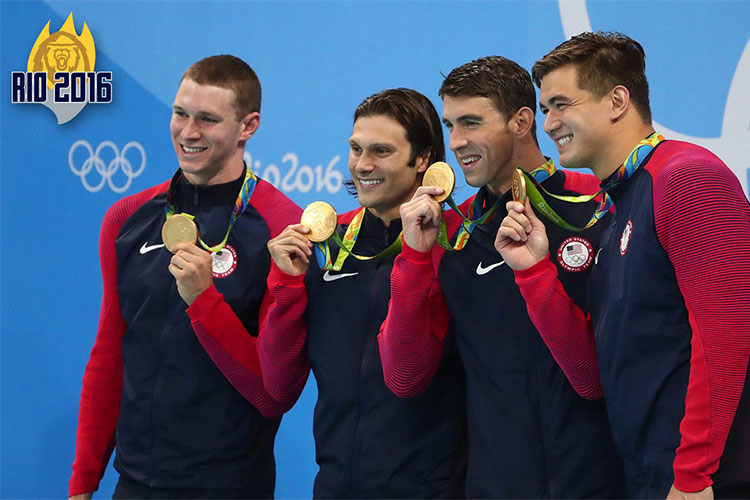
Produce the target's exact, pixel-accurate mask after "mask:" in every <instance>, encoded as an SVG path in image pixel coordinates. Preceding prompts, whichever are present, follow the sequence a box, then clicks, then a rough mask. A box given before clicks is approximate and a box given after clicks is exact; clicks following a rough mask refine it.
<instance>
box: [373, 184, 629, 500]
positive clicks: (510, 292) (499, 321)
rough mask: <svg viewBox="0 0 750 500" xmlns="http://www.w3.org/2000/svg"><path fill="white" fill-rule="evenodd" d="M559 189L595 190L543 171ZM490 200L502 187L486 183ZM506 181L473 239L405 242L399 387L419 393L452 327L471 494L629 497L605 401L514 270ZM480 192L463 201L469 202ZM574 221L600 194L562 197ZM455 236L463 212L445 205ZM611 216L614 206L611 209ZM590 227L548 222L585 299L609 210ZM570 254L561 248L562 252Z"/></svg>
mask: <svg viewBox="0 0 750 500" xmlns="http://www.w3.org/2000/svg"><path fill="white" fill-rule="evenodd" d="M543 185H544V186H545V188H546V189H547V190H549V191H551V192H554V193H557V194H568V195H572V194H580V193H593V192H595V191H596V189H597V181H596V179H595V178H594V177H593V176H590V175H589V176H584V175H582V174H578V173H574V172H563V171H557V172H556V173H554V174H553V175H552V176H551V177H550V178H549V179H547V180H546V181H544V182H543ZM476 196H477V198H478V202H479V204H480V205H481V206H483V207H484V210H487V208H488V207H489V206H491V205H492V204H493V203H494V201H495V199H494V198H493V197H492V196H491V195H489V193H488V191H487V189H486V188H482V189H480V191H479V193H478V194H477V195H476ZM509 200H510V193H506V194H505V195H504V196H503V197H502V198H501V200H500V204H499V206H498V208H497V212H496V213H495V214H494V216H493V217H492V218H491V219H490V221H489V222H488V223H486V224H485V225H482V226H478V227H477V228H476V229H475V230H474V232H473V233H472V235H471V239H470V240H469V242H468V244H467V245H466V247H465V248H464V249H463V250H461V251H459V252H446V251H444V250H443V249H442V248H441V247H439V246H438V245H435V246H434V247H433V250H432V252H427V253H421V252H417V251H415V250H413V249H411V248H409V247H405V248H404V250H403V251H402V253H401V255H400V256H399V257H398V258H397V259H396V263H395V265H394V268H393V274H392V277H391V288H392V289H391V296H392V299H391V304H390V309H389V312H388V319H387V321H386V323H385V324H384V325H383V330H382V332H381V334H380V342H381V351H384V352H383V354H382V356H383V365H384V370H385V375H386V380H387V382H388V384H389V387H391V389H392V390H393V391H394V392H395V393H396V394H399V395H402V396H409V395H413V394H418V393H420V391H422V390H424V388H425V387H427V386H428V385H429V383H430V380H431V379H432V376H433V373H434V367H435V366H436V363H437V361H438V360H439V359H440V357H441V356H442V352H443V349H444V346H445V345H450V343H451V342H452V341H453V335H451V334H450V330H451V327H452V329H453V332H454V335H455V342H456V344H457V346H458V350H459V353H460V356H461V359H462V361H463V364H464V367H465V370H466V388H467V396H466V408H467V418H468V429H469V464H468V473H467V496H468V497H469V498H587V497H588V498H621V497H623V496H624V495H625V489H624V482H623V470H622V462H621V461H620V459H619V456H618V455H617V452H616V451H615V448H614V444H613V442H612V438H611V435H610V430H609V425H608V422H607V415H606V409H605V406H604V404H603V402H601V401H587V400H585V399H584V398H582V397H580V396H579V395H578V394H576V392H575V390H574V389H573V387H572V386H571V385H570V383H569V382H568V381H567V379H566V378H565V375H564V374H563V372H562V371H561V370H560V368H559V367H558V365H557V363H556V362H555V360H554V359H553V357H552V356H551V354H550V352H549V350H548V349H547V347H546V346H545V345H544V342H543V341H542V339H541V338H540V336H539V333H538V332H537V331H536V329H535V328H534V325H533V324H532V322H531V319H530V318H529V316H528V314H527V311H526V304H525V302H524V299H523V297H522V296H521V293H520V292H519V290H518V287H517V286H516V285H515V283H514V282H513V272H512V270H511V269H510V268H509V267H508V266H506V265H504V264H503V261H502V258H501V257H500V255H499V254H498V252H497V251H496V250H495V248H494V239H495V235H496V233H497V230H498V227H499V226H500V223H501V222H502V219H503V218H504V217H505V215H506V213H507V212H506V209H505V204H506V203H507V201H509ZM473 201H474V199H473V197H472V198H470V199H469V200H467V201H466V202H464V203H463V205H462V206H461V209H462V211H463V212H464V213H466V210H467V207H468V206H469V205H470V204H471V203H472V202H473ZM551 205H552V206H553V208H555V210H556V211H557V212H558V213H561V214H562V215H563V217H565V218H566V219H567V220H568V222H570V223H572V224H577V225H579V226H583V225H585V223H586V222H587V221H588V219H589V217H590V216H591V214H592V213H593V212H594V208H595V207H596V202H590V203H586V204H578V205H570V204H565V203H561V202H558V201H557V200H551ZM445 215H446V221H447V225H448V235H449V237H451V238H454V234H455V233H456V231H457V229H458V226H459V223H460V219H459V217H458V216H457V214H455V213H453V212H446V214H445ZM606 217H608V216H606ZM606 217H605V220H603V221H601V222H600V223H599V224H596V225H594V226H593V227H592V228H590V229H588V230H586V231H584V232H582V233H571V232H569V231H566V230H563V229H560V228H557V226H554V225H553V224H551V223H550V224H548V228H549V239H550V250H551V251H552V254H553V255H552V257H551V262H550V265H553V266H556V267H558V268H559V269H560V274H561V277H562V280H563V284H564V286H565V290H566V291H568V292H569V293H570V294H571V295H572V296H573V297H575V299H576V300H577V301H578V302H579V303H583V302H584V300H585V292H586V284H587V281H588V278H589V271H590V266H591V263H592V261H593V258H594V253H593V249H594V248H596V247H597V246H598V241H599V238H600V234H601V232H602V231H603V229H604V228H606V225H607V218H606ZM558 254H559V255H558Z"/></svg>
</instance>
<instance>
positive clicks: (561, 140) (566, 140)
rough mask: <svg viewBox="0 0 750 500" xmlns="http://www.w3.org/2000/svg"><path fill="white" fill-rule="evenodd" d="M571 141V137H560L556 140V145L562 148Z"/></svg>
mask: <svg viewBox="0 0 750 500" xmlns="http://www.w3.org/2000/svg"><path fill="white" fill-rule="evenodd" d="M571 139H573V136H572V135H566V136H565V137H560V138H559V139H558V140H557V145H558V146H564V145H566V144H567V143H569V142H570V140H571Z"/></svg>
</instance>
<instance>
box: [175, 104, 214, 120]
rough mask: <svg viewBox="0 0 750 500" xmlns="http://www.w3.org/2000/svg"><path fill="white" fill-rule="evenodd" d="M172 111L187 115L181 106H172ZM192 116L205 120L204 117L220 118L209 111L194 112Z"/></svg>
mask: <svg viewBox="0 0 750 500" xmlns="http://www.w3.org/2000/svg"><path fill="white" fill-rule="evenodd" d="M172 110H173V111H183V112H185V113H187V111H186V110H185V108H183V107H182V106H178V105H176V104H174V105H172ZM194 114H195V116H197V117H198V118H206V117H210V118H216V119H221V117H220V116H219V115H217V114H215V113H212V112H210V111H202V110H198V111H196V112H195V113H194Z"/></svg>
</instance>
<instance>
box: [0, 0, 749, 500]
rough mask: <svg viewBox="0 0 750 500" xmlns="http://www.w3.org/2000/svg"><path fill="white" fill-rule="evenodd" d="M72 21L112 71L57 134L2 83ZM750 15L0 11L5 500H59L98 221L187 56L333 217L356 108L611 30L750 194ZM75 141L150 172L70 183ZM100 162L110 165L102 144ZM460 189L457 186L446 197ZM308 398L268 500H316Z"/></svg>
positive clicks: (441, 8)
mask: <svg viewBox="0 0 750 500" xmlns="http://www.w3.org/2000/svg"><path fill="white" fill-rule="evenodd" d="M71 12H72V13H73V17H74V21H75V27H76V31H77V32H80V31H81V29H82V28H83V23H84V22H85V23H86V24H87V26H88V27H89V29H90V31H91V33H92V36H93V38H94V42H95V46H96V70H97V71H112V73H113V95H114V99H113V102H112V103H110V104H88V105H86V106H85V107H84V108H83V110H82V111H81V112H80V114H78V115H77V116H76V117H75V118H73V119H72V120H71V121H69V122H67V123H64V124H62V125H58V124H57V120H56V118H55V115H54V114H53V112H52V111H51V110H50V109H47V108H45V107H44V106H42V105H40V104H12V103H11V97H10V96H11V88H10V82H11V79H10V75H11V72H13V71H26V65H27V61H28V58H29V53H30V51H31V49H32V46H33V45H34V42H35V40H36V39H37V36H38V35H39V33H40V31H41V30H42V29H43V28H44V26H45V24H46V23H47V22H48V21H50V32H51V33H54V32H56V31H58V30H59V29H60V28H61V26H62V24H63V22H64V21H65V20H66V18H67V17H68V15H69V14H70V13H71ZM748 20H750V1H747V0H743V1H719V2H707V1H693V2H672V1H665V2H653V1H651V2H638V1H621V2H614V1H589V2H585V1H565V0H561V2H560V4H559V5H558V3H557V2H554V1H543V0H539V1H533V2H525V1H513V0H508V1H503V2H457V1H442V2H413V1H409V2H344V1H340V2H337V1H327V2H318V1H306V2H245V3H240V2H203V1H192V2H184V1H180V2H168V1H164V2H159V3H151V2H122V1H112V2H100V3H95V2H57V1H55V2H30V1H29V2H11V1H2V2H0V23H1V29H0V48H1V50H2V64H1V66H2V68H1V71H0V72H1V73H2V77H1V78H0V95H1V96H2V97H0V110H1V112H2V115H1V119H0V167H1V170H0V202H1V209H0V221H1V224H0V228H1V230H2V236H1V238H0V257H1V259H2V261H1V267H0V272H1V274H0V283H1V286H2V288H1V292H2V297H1V300H0V327H1V330H0V379H1V385H0V391H1V392H0V395H1V397H2V399H1V413H0V418H1V420H0V425H1V433H0V439H1V442H0V445H1V457H0V458H1V463H0V474H1V477H0V497H2V498H60V497H64V496H66V494H67V481H68V478H69V475H70V471H71V467H70V466H71V462H72V460H73V453H74V446H75V428H76V416H77V406H78V399H79V395H80V389H81V378H82V376H83V370H84V366H85V363H86V360H87V359H88V354H89V351H90V349H91V346H92V344H93V341H94V336H95V332H96V325H97V318H98V312H99V303H100V299H101V284H100V277H99V264H98V256H97V238H98V231H99V225H100V223H101V219H102V216H103V215H104V212H105V210H106V209H107V207H108V206H109V205H110V204H112V203H113V202H114V201H116V200H117V199H119V198H121V197H122V196H125V195H127V194H132V193H134V192H137V191H139V190H141V189H144V188H146V187H148V186H151V185H153V184H156V183H158V182H161V181H163V180H165V179H167V178H168V177H169V176H170V175H171V174H172V172H173V171H174V169H175V168H176V162H175V158H174V151H173V149H172V146H171V142H170V137H169V131H168V126H169V119H170V113H171V104H172V99H173V97H174V93H175V91H176V89H177V84H178V81H179V78H180V76H181V75H182V72H183V71H184V70H185V69H186V68H187V66H189V65H190V64H191V63H192V62H194V61H196V60H197V59H199V58H202V57H205V56H208V55H212V54H216V53H233V54H236V55H238V56H240V57H242V58H243V59H245V60H247V61H248V62H249V63H250V64H251V65H252V66H253V67H254V68H255V70H256V71H257V73H258V75H259V76H260V79H261V82H262V84H263V93H264V95H263V112H262V117H263V118H262V124H261V127H260V130H259V132H258V133H257V134H256V135H255V137H253V138H252V139H251V141H250V142H249V143H248V146H247V157H248V158H249V159H250V160H251V162H252V163H251V164H252V165H253V168H254V169H255V170H256V171H257V172H259V173H260V175H261V176H264V177H266V178H269V179H270V180H272V181H273V180H277V182H279V183H280V184H281V188H282V189H283V190H285V191H286V192H287V193H288V194H289V195H290V196H291V197H292V198H293V199H294V200H295V201H296V202H297V203H298V204H300V205H305V204H307V203H309V202H311V201H314V200H317V199H325V200H328V201H331V202H332V203H333V204H334V205H335V206H336V207H337V208H338V209H339V210H340V211H343V210H346V209H350V208H353V207H354V206H355V205H356V200H354V199H352V198H351V197H349V196H348V195H346V193H345V191H344V189H343V188H342V187H341V186H340V182H339V180H340V179H341V178H346V177H348V172H347V169H346V159H347V154H348V147H347V139H348V137H349V134H350V133H351V120H352V113H353V111H354V108H355V107H356V105H357V104H358V103H359V102H360V101H361V100H362V99H363V98H364V97H366V96H367V95H370V94H372V93H374V92H377V91H379V90H381V89H384V88H389V87H397V86H406V87H412V88H414V89H417V90H419V91H421V92H423V93H425V94H426V95H428V96H429V97H431V98H432V99H433V101H434V102H435V104H436V106H437V108H438V110H439V111H440V110H442V106H441V103H440V100H439V98H438V97H437V89H438V87H439V85H440V83H441V81H442V77H441V73H444V74H447V73H448V72H449V71H450V70H451V69H452V68H454V67H455V66H457V65H460V64H462V63H464V62H467V61H469V60H471V59H475V58H477V57H481V56H485V55H490V54H500V55H504V56H506V57H509V58H511V59H514V60H516V61H518V62H519V63H520V64H522V65H524V66H526V67H531V65H532V64H533V63H534V61H536V60H537V59H538V58H540V57H541V56H542V55H544V54H545V53H546V52H547V51H548V50H550V49H551V48H552V47H554V46H555V45H557V44H558V43H560V42H562V41H563V40H564V39H565V38H566V37H568V36H571V35H573V34H576V33H578V32H580V31H582V30H584V29H590V28H594V29H606V30H618V31H622V32H625V33H627V34H629V35H631V36H633V37H634V38H636V39H637V40H639V41H640V42H641V43H642V44H643V46H644V47H645V49H646V53H647V54H648V60H647V63H648V76H649V80H650V82H651V98H652V109H653V114H654V118H655V120H656V121H657V122H658V125H657V129H658V130H660V131H662V132H664V133H665V135H667V136H668V137H673V138H683V139H688V140H693V141H695V142H699V143H701V144H704V145H706V146H708V147H710V148H711V149H713V150H714V151H715V152H716V153H717V154H719V155H720V156H721V157H722V158H723V159H724V160H725V161H726V162H727V163H728V164H729V165H730V166H731V167H732V168H733V170H734V172H735V173H736V174H737V176H738V177H739V178H740V179H741V180H742V183H743V186H744V187H745V189H746V192H747V183H748V171H749V169H750V160H749V159H750V126H749V125H750V118H749V117H750V92H748V89H750V44H749V43H748V36H749V35H750V21H748ZM539 117H540V118H541V115H539ZM541 135H543V134H541ZM540 139H541V144H542V149H543V150H544V151H546V152H548V154H554V151H555V150H554V148H553V146H552V144H551V142H550V141H549V140H548V139H547V138H546V137H541V136H540ZM78 141H85V143H87V144H88V145H90V146H91V147H92V148H93V149H94V150H95V149H97V147H99V146H100V145H102V143H105V142H106V141H111V143H112V144H113V145H114V146H116V148H117V149H118V150H122V149H123V148H125V146H126V145H127V144H129V143H136V145H133V146H131V147H130V148H129V149H128V152H127V154H126V155H125V157H126V158H127V159H128V160H129V161H130V162H131V164H132V167H133V168H134V169H137V168H138V167H140V166H141V163H142V161H141V155H140V153H139V151H140V150H142V151H143V155H144V157H145V165H144V166H143V169H142V171H141V173H140V175H138V176H134V175H132V171H131V175H130V176H128V175H126V173H127V169H123V168H122V165H120V168H119V169H116V170H113V171H112V172H111V175H110V174H106V173H105V175H106V176H107V179H103V178H102V174H100V173H97V171H96V170H95V169H94V170H92V171H91V172H89V173H88V175H87V176H86V177H85V179H82V178H81V177H79V176H78V175H76V174H75V173H74V171H80V169H81V167H82V166H83V162H84V160H85V159H86V158H87V157H88V154H87V153H85V147H84V146H81V145H80V144H83V143H79V142H78ZM76 144H79V145H78V146H77V147H75V148H74V145H76ZM72 149H73V151H71V150H72ZM99 156H100V158H101V159H102V160H104V162H105V163H107V164H108V163H109V162H110V160H112V159H113V158H114V157H115V154H114V150H113V149H112V148H111V147H109V146H105V147H102V149H101V151H100V153H99ZM450 161H451V162H453V158H452V157H451V158H450ZM113 165H115V164H113ZM295 165H296V168H295ZM317 167H320V168H319V169H317ZM293 169H294V170H293ZM316 169H317V170H319V172H320V174H318V173H317V172H316ZM292 170H293V171H292ZM327 171H328V175H327V176H326V175H325V174H326V172H327ZM300 172H303V173H301V174H300ZM311 179H314V180H315V182H310V181H311ZM326 179H327V181H328V182H325V181H326ZM84 180H85V182H84ZM100 183H103V185H102V187H101V189H99V190H89V189H87V188H86V185H88V186H89V187H92V186H96V185H98V184H100ZM127 183H129V185H128V184H127ZM112 186H114V188H115V189H113V188H112ZM125 186H127V189H126V190H124V191H123V189H122V188H123V187H125ZM470 193H471V190H470V189H469V188H467V187H466V186H465V184H464V183H463V182H459V192H458V194H457V198H461V199H463V198H465V197H467V196H469V194H470ZM315 397H316V393H315V386H314V381H312V380H311V383H310V384H308V387H307V389H306V390H305V393H304V394H303V396H302V399H301V400H300V402H299V403H298V404H297V406H296V407H295V408H294V409H293V410H292V411H291V412H290V413H289V414H288V415H287V416H286V417H285V418H284V421H283V423H282V425H281V429H280V431H279V435H278V439H277V446H276V452H277V462H278V486H277V497H278V498H308V497H310V495H311V491H312V480H313V477H314V474H315V471H316V466H315V462H314V454H313V442H312V436H311V432H312V424H311V418H312V408H313V405H314V402H315ZM115 479H116V473H114V471H113V470H112V469H111V468H110V469H109V470H108V471H107V474H106V476H105V479H104V481H103V483H102V486H101V490H100V493H99V494H97V496H98V497H102V498H103V497H104V496H106V495H109V494H111V492H112V488H113V485H114V482H115Z"/></svg>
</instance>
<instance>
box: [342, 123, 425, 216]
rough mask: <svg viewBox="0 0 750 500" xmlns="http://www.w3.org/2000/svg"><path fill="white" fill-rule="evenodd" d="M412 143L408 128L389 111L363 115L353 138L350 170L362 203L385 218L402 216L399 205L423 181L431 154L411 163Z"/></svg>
mask: <svg viewBox="0 0 750 500" xmlns="http://www.w3.org/2000/svg"><path fill="white" fill-rule="evenodd" d="M410 156H411V145H410V144H409V141H408V140H407V138H406V129H404V127H403V126H401V124H400V123H398V122H397V121H396V120H394V119H393V118H390V117H388V116H385V115H369V116H362V117H360V118H358V119H357V121H356V122H354V129H353V130H352V136H351V137H350V138H349V172H351V174H352V179H353V180H354V186H355V187H356V189H357V197H358V199H359V204H360V205H362V206H363V207H366V208H368V209H369V210H370V212H372V213H373V214H374V215H376V216H378V217H379V218H380V219H382V220H383V221H384V222H390V221H391V220H392V219H395V218H398V216H399V215H398V209H399V207H400V206H401V204H402V203H405V202H407V201H409V200H410V199H411V197H412V195H413V194H414V191H416V190H417V188H418V187H419V186H420V185H421V182H422V175H421V174H422V173H423V172H424V171H425V170H426V169H427V166H428V165H427V155H426V154H425V155H422V156H418V157H417V158H416V160H415V164H414V165H412V166H409V165H408V163H409V158H410Z"/></svg>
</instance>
